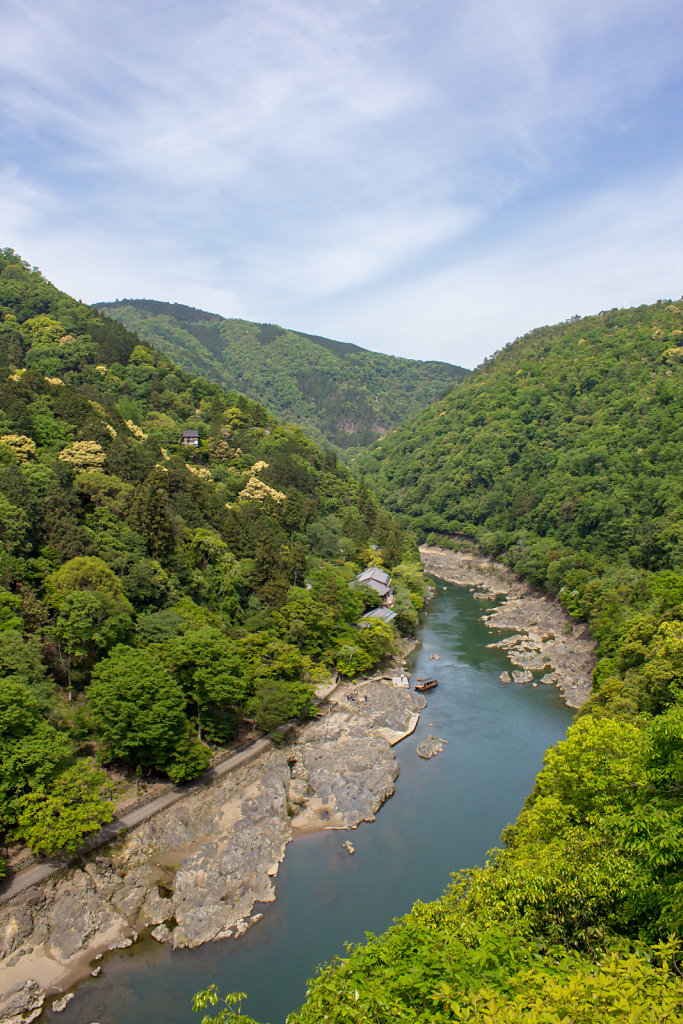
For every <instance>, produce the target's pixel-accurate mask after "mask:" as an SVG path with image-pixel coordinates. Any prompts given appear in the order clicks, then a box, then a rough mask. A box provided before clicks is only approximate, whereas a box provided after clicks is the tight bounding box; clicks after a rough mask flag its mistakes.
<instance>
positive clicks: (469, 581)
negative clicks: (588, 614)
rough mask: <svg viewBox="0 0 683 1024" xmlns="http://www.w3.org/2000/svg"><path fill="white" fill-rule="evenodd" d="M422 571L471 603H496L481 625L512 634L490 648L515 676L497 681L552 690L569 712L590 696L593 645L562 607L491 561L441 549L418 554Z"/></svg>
mask: <svg viewBox="0 0 683 1024" xmlns="http://www.w3.org/2000/svg"><path fill="white" fill-rule="evenodd" d="M420 554H421V556H422V562H423V564H424V566H425V569H426V570H427V571H428V572H430V573H432V574H433V575H434V576H439V577H440V578H441V579H444V580H446V581H448V582H451V583H458V584H460V585H461V586H466V587H469V588H470V590H472V591H473V592H474V595H475V597H480V598H482V599H491V600H495V601H498V600H499V599H501V598H502V599H503V600H502V601H501V603H500V604H499V606H498V607H497V608H495V609H493V611H490V612H487V613H485V614H484V615H482V620H483V621H484V622H486V623H487V624H488V625H489V626H491V627H492V628H493V629H500V630H505V631H507V632H512V635H511V636H507V637H504V638H503V639H501V640H498V641H496V642H495V643H492V644H490V646H491V647H500V648H502V649H503V650H504V651H505V652H506V653H507V655H508V658H509V659H510V662H511V663H512V665H514V666H515V670H514V671H512V672H510V673H506V672H504V673H503V674H502V676H501V681H502V682H504V683H507V682H513V681H514V682H516V683H532V684H533V683H536V684H537V683H545V684H551V685H555V686H557V687H558V688H559V690H560V692H561V693H562V696H563V698H564V700H565V701H566V703H567V704H568V705H569V706H570V707H573V708H579V707H581V705H582V704H584V703H585V702H586V701H587V700H588V697H589V696H590V692H591V678H592V675H593V669H594V667H595V643H594V641H593V637H592V636H591V633H590V630H589V629H588V627H587V626H586V625H585V624H581V623H576V622H573V621H572V619H570V618H569V616H568V615H567V613H566V612H565V611H564V609H563V608H562V606H561V605H560V604H559V603H558V602H557V601H553V600H552V599H551V598H550V597H548V596H547V595H545V594H539V593H538V592H537V591H534V590H533V589H532V588H531V587H530V586H529V584H528V583H526V582H525V581H524V580H522V579H520V578H519V577H518V576H515V575H514V573H512V572H511V571H510V570H509V569H507V568H506V567H505V566H504V565H500V563H498V562H494V561H493V560H492V559H490V558H485V557H484V556H482V555H476V554H473V553H471V552H465V551H448V550H446V549H444V548H436V547H427V546H423V547H421V548H420Z"/></svg>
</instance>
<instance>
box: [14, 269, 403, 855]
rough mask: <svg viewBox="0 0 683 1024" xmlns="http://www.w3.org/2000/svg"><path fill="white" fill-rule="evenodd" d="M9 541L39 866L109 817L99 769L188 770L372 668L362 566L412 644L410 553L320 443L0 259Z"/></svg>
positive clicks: (23, 814) (26, 835) (17, 832)
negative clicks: (390, 602)
mask: <svg viewBox="0 0 683 1024" xmlns="http://www.w3.org/2000/svg"><path fill="white" fill-rule="evenodd" d="M183 434H184V435H185V436H184V438H183ZM181 438H182V441H181ZM0 539H1V540H2V546H1V549H0V834H1V835H2V836H4V838H5V841H8V840H18V841H22V842H24V843H28V844H29V845H30V846H31V847H32V848H33V849H34V850H36V851H38V852H43V853H51V852H54V850H56V849H58V848H61V847H62V846H66V847H68V848H73V847H75V845H76V844H77V843H78V842H79V841H80V839H81V838H82V836H83V835H84V834H85V833H86V832H88V831H90V830H91V829H92V828H94V827H95V826H96V825H97V824H98V823H99V822H102V821H105V820H108V819H110V818H111V815H112V803H111V795H112V794H111V792H110V787H109V785H108V781H107V777H106V776H105V775H104V773H103V772H102V771H101V770H100V769H99V768H97V767H95V763H94V762H95V760H96V761H97V762H99V763H102V764H110V763H113V764H118V765H122V766H124V767H127V768H128V769H129V770H134V769H137V771H138V773H139V774H143V773H147V772H150V771H152V772H160V773H164V774H165V775H167V776H168V777H169V778H170V779H172V780H173V781H176V782H180V781H183V780H186V779H191V778H194V777H196V776H197V775H199V774H200V773H201V772H202V771H203V770H204V769H205V768H206V766H207V764H208V761H209V758H210V756H211V747H212V746H215V745H221V744H225V743H227V742H228V741H230V740H231V738H233V737H234V736H235V735H236V733H237V730H238V728H239V725H240V723H241V722H243V721H244V720H245V719H246V720H249V721H251V722H252V723H255V724H256V725H257V726H259V727H260V728H262V729H266V730H269V729H273V728H275V727H276V726H277V725H278V724H280V723H282V722H283V721H285V720H287V719H289V718H291V717H295V716H302V715H304V716H305V715H307V714H311V713H314V702H313V696H314V687H315V684H316V683H318V682H320V681H323V680H325V679H329V676H330V673H331V672H332V671H334V670H335V668H336V667H337V666H339V667H340V668H343V670H344V671H346V672H353V671H356V670H359V668H360V666H362V667H367V666H369V665H371V664H374V663H375V662H376V661H377V660H379V659H380V658H381V657H382V656H383V655H384V654H385V653H386V652H387V651H388V649H389V648H390V646H391V644H392V640H393V636H394V632H393V630H392V628H391V627H389V626H387V625H386V624H384V623H382V622H371V623H370V624H369V625H367V628H363V629H359V628H357V622H358V620H359V618H360V616H361V614H362V613H363V610H364V608H365V607H366V606H367V607H372V606H374V604H375V603H376V595H375V594H374V592H372V591H368V590H367V589H366V588H363V587H358V586H357V585H355V584H354V582H353V581H354V578H355V576H356V574H357V573H358V572H359V571H360V569H362V568H365V566H366V565H368V564H381V565H384V566H386V567H388V568H389V569H390V570H391V572H392V576H393V581H394V590H395V593H396V606H397V611H398V612H399V620H398V621H400V623H401V625H402V626H403V627H404V629H408V630H410V629H411V628H412V626H414V624H415V622H416V620H417V613H416V609H417V608H418V607H419V606H420V604H421V601H422V596H423V595H422V590H423V588H422V582H421V576H420V570H419V564H418V555H417V551H416V548H415V544H414V541H413V540H412V539H411V537H410V535H409V534H408V533H407V532H406V531H405V530H403V529H402V528H401V527H400V526H399V525H398V524H397V523H396V521H395V520H393V519H392V518H391V517H390V516H389V515H388V514H387V513H385V512H384V511H383V510H382V509H381V508H380V507H379V505H378V503H377V502H376V500H375V499H374V497H373V496H372V494H371V493H370V492H369V491H368V489H367V487H365V486H364V485H363V484H360V483H359V482H358V481H357V480H356V479H355V478H353V477H352V476H351V475H350V474H349V472H348V471H347V470H346V469H345V468H344V467H343V466H341V465H340V464H339V463H338V462H337V459H336V457H335V455H334V454H333V453H332V452H330V451H325V450H323V449H322V448H320V447H319V446H318V445H316V444H314V443H313V442H312V441H310V440H309V439H308V438H307V437H305V436H304V434H303V433H302V432H301V431H300V430H298V429H297V428H294V427H291V426H285V425H282V424H280V423H279V422H278V421H277V420H275V419H274V418H273V417H272V416H271V415H270V413H268V412H267V411H266V410H265V409H264V408H263V406H262V405H260V404H259V403H257V402H254V401H251V400H249V399H247V398H245V397H244V396H243V395H241V394H238V393H237V392H234V391H233V392H227V393H226V392H224V391H223V390H222V389H221V388H220V387H219V386H218V385H217V384H214V383H210V382H209V381H207V380H205V379H204V378H201V377H196V376H190V375H188V374H187V373H185V372H183V371H182V370H181V369H179V367H177V366H176V365H175V364H174V363H172V362H171V361H170V360H169V359H168V358H167V357H166V356H164V355H162V354H161V353H159V352H157V351H156V350H154V349H153V348H151V347H150V346H148V345H146V344H141V343H140V341H139V339H138V338H137V337H136V336H135V335H132V334H131V333H129V332H128V331H127V330H126V329H125V328H124V327H122V326H121V325H120V324H118V323H116V322H114V321H112V320H109V319H107V318H106V317H105V316H103V315H102V314H100V313H98V312H97V311H95V310H93V309H91V308H90V307H88V306H85V305H83V304H82V303H79V302H76V301H75V300H74V299H72V298H70V297H69V296H67V295H65V294H64V293H62V292H59V291H58V290H57V289H56V288H54V287H53V286H52V285H50V284H49V283H48V282H47V281H45V279H44V278H43V277H42V276H41V275H40V273H39V272H38V271H37V270H36V269H35V268H33V269H32V268H31V267H29V266H28V265H27V264H25V263H24V262H22V260H21V259H20V258H19V257H18V256H17V255H16V254H14V253H13V252H12V251H11V250H3V251H2V252H0Z"/></svg>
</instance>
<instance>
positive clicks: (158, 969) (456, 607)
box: [40, 580, 573, 1024]
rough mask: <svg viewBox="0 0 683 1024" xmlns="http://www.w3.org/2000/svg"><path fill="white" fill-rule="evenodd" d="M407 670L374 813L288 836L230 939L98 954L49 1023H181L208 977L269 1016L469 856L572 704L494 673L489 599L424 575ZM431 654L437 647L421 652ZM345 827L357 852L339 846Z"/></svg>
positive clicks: (261, 1016)
mask: <svg viewBox="0 0 683 1024" xmlns="http://www.w3.org/2000/svg"><path fill="white" fill-rule="evenodd" d="M436 585H437V589H436V593H435V596H434V599H433V600H432V602H431V603H430V604H429V606H428V613H427V615H426V616H425V617H424V619H423V622H422V625H421V627H420V631H419V639H420V640H421V645H420V646H418V648H417V649H416V650H415V651H414V652H413V654H412V655H411V657H410V660H409V663H408V669H409V671H410V672H411V673H412V674H413V677H416V676H424V677H428V676H433V675H436V676H437V677H438V679H439V686H438V688H437V689H436V690H434V691H432V692H431V693H430V694H429V695H428V700H429V705H428V707H427V708H426V709H425V710H424V711H423V712H422V717H421V720H420V724H419V725H418V728H417V730H416V732H415V734H414V735H413V736H410V737H409V738H408V739H406V740H404V741H403V742H402V743H400V744H399V745H398V747H397V748H396V751H397V754H398V756H399V761H400V765H401V774H400V776H399V779H398V781H397V788H396V793H395V795H394V796H393V797H392V798H391V799H390V800H389V801H388V802H387V803H386V804H385V805H384V807H383V808H382V809H381V810H380V812H379V814H378V816H377V820H376V821H375V822H373V823H371V824H363V825H361V826H359V828H357V829H356V830H355V831H352V832H343V833H342V832H320V833H316V834H312V835H304V836H300V837H298V838H296V839H295V840H294V841H293V842H292V843H290V844H289V846H288V847H287V855H286V857H285V861H284V863H283V864H282V866H281V868H280V872H279V874H278V879H277V891H278V896H277V900H276V902H275V903H274V904H267V905H264V906H260V907H259V906H257V907H256V908H255V910H256V911H261V912H263V915H264V916H263V920H262V921H260V922H259V923H258V924H257V925H255V926H254V927H252V928H251V929H250V930H249V931H248V932H247V934H246V935H245V936H243V937H242V938H241V939H239V940H238V941H235V940H233V939H227V940H224V941H223V942H219V943H215V944H210V945H206V946H202V947H201V948H199V949H196V950H180V951H175V952H174V951H172V950H171V949H170V948H169V947H168V946H161V945H159V944H157V943H156V942H155V941H154V940H153V939H150V938H147V939H143V940H142V941H141V942H139V943H137V944H136V945H135V946H134V947H132V948H131V949H129V950H125V951H122V952H121V951H119V952H116V953H112V954H110V955H109V956H107V957H106V958H105V960H104V961H103V967H102V972H101V975H100V976H99V977H98V978H97V979H92V980H90V979H89V980H88V981H87V982H84V983H83V984H82V985H81V986H80V987H79V989H78V991H77V995H76V998H75V999H74V1000H73V1001H72V1002H71V1003H70V1004H69V1005H68V1006H67V1008H66V1010H64V1011H63V1012H62V1013H59V1014H52V1013H51V1012H46V1013H44V1014H43V1016H42V1017H41V1018H40V1021H41V1022H43V1024H45V1022H47V1021H50V1022H54V1024H90V1022H93V1021H97V1022H100V1024H190V1022H192V1021H193V1020H194V1021H196V1022H197V1024H198V1022H199V1020H200V1017H199V1016H195V1015H194V1014H193V1013H192V1010H191V1006H190V1002H191V998H192V995H193V994H194V993H195V992H197V991H198V990H200V989H202V988H206V987H207V986H208V985H209V984H210V983H211V982H212V981H215V982H216V984H217V985H218V986H219V988H220V990H221V991H222V992H224V993H226V992H231V991H241V992H247V993H248V999H247V1001H246V1003H245V1004H244V1005H243V1012H245V1013H247V1014H249V1015H250V1016H253V1017H255V1018H256V1019H257V1020H259V1021H264V1022H265V1021H268V1022H270V1024H282V1022H283V1021H284V1019H285V1016H286V1015H287V1013H289V1012H291V1011H292V1010H294V1009H296V1007H297V1006H299V1005H300V1004H301V1003H302V1002H303V1000H304V998H305V991H306V980H307V979H308V978H310V977H312V976H313V975H314V974H315V971H316V966H317V965H318V964H321V963H323V962H325V961H326V960H329V959H331V958H332V957H333V956H334V955H335V954H337V953H343V951H344V943H345V942H349V941H351V942H357V941H361V940H362V939H363V937H364V934H365V932H366V931H373V932H378V931H382V930H384V929H385V928H386V927H387V926H388V925H389V924H390V923H391V921H392V919H393V918H394V917H397V916H400V915H401V914H403V913H405V912H406V911H407V910H409V908H410V907H411V906H412V904H413V903H414V902H415V900H417V899H420V900H431V899H435V898H436V897H437V896H439V894H440V893H441V892H442V891H443V889H444V888H445V886H446V885H447V883H448V881H449V875H450V872H452V871H455V870H458V869H459V868H462V867H468V866H472V865H473V864H481V863H483V862H484V860H485V856H486V851H487V850H489V849H490V848H492V847H494V846H495V845H496V844H497V842H498V840H499V836H500V833H501V830H502V829H503V828H504V826H505V825H506V824H508V823H509V822H511V821H514V819H515V818H516V816H517V814H518V813H519V810H520V808H521V806H522V804H523V802H524V799H525V797H526V796H527V794H528V793H529V792H530V791H531V789H532V786H533V782H534V778H535V776H536V773H537V772H538V770H539V768H540V767H541V764H542V761H543V752H544V750H545V749H546V748H547V747H549V746H551V745H552V744H554V743H556V742H557V741H558V740H559V739H561V738H562V737H563V736H564V734H565V732H566V730H567V727H568V726H569V724H570V723H571V718H572V714H573V712H572V711H571V710H570V709H569V708H567V707H566V705H565V704H564V703H563V701H562V700H561V698H560V696H559V694H558V693H557V691H556V690H555V688H554V687H549V686H543V685H539V686H538V687H533V686H532V685H526V686H514V685H513V686H503V685H502V684H501V682H500V680H499V675H500V673H501V672H502V671H503V669H506V668H507V669H509V667H510V665H509V662H508V660H507V657H506V655H505V654H504V652H502V651H501V650H499V649H488V648H487V647H486V644H487V643H490V642H491V641H492V640H494V639H495V640H498V639H500V637H501V635H502V634H501V633H500V632H499V631H496V632H492V631H490V630H489V629H488V628H487V627H486V626H485V625H484V624H482V623H481V622H479V621H478V618H479V616H480V615H481V614H482V612H483V611H484V610H485V609H488V608H491V607H493V602H489V601H478V600H475V599H474V598H473V597H472V595H471V594H470V592H469V591H468V590H466V589H465V588H463V587H458V586H455V585H452V584H444V583H443V581H441V580H437V581H436ZM430 654H438V655H439V659H440V660H438V661H437V660H430V657H429V656H430ZM430 733H431V734H433V735H435V736H438V737H440V738H442V739H445V740H448V745H447V746H446V747H445V749H444V752H443V753H442V754H440V755H438V756H437V757H434V758H432V759H431V760H429V761H424V760H422V759H421V758H419V757H417V755H416V752H415V748H416V746H417V744H418V742H419V741H420V739H422V738H424V736H426V735H428V734H430ZM346 838H350V839H351V840H352V842H353V844H354V846H355V849H356V852H355V854H354V855H353V856H349V854H348V853H347V852H346V851H345V850H343V849H342V847H341V844H342V842H343V840H344V839H346Z"/></svg>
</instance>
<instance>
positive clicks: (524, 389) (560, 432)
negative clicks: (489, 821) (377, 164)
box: [289, 302, 683, 1024]
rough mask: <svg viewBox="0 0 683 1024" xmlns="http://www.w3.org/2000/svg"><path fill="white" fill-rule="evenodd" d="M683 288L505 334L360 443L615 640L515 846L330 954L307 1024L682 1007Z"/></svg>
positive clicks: (631, 1014) (437, 528)
mask: <svg viewBox="0 0 683 1024" xmlns="http://www.w3.org/2000/svg"><path fill="white" fill-rule="evenodd" d="M682 310H683V303H681V304H678V303H671V302H661V303H657V304H655V305H653V306H645V307H640V308H638V309H627V310H611V311H609V312H605V313H601V314H600V315H598V316H594V317H587V318H585V319H581V320H579V319H575V320H572V321H570V322H568V323H564V324H559V325H557V326H555V327H547V328H541V329H539V330H536V331H533V332H532V333H531V334H529V335H527V336H525V337H524V338H521V339H519V340H518V341H516V342H514V343H513V344H511V345H509V346H508V347H507V348H506V349H505V350H504V351H502V352H500V353H498V354H497V355H496V356H495V357H494V358H493V359H491V360H490V361H489V362H488V363H487V364H485V365H484V366H483V367H481V368H480V369H479V370H477V371H475V372H474V373H473V375H472V376H471V378H469V379H468V380H467V381H465V382H464V383H463V384H461V385H460V386H459V387H458V388H457V389H455V390H454V391H452V392H451V393H450V394H449V395H447V396H446V397H445V398H444V399H443V400H441V401H439V402H438V403H436V404H435V405H433V406H431V407H430V408H429V409H427V410H425V411H424V412H423V413H421V414H420V415H419V416H417V417H416V418H415V419H414V420H413V421H412V422H410V423H409V424H407V425H405V426H403V427H401V428H399V429H398V430H397V431H396V432H395V433H393V434H391V435H389V436H388V437H387V438H386V440H385V441H383V442H382V443H381V444H379V445H376V446H375V447H374V449H373V450H372V451H371V452H370V453H369V454H367V456H366V457H364V458H363V459H361V460H359V461H360V462H361V465H362V466H363V468H364V469H365V470H366V472H367V473H368V477H369V479H371V480H372V482H373V485H376V486H377V488H378V491H379V493H380V494H381V495H382V496H383V498H384V500H385V501H386V502H387V503H388V504H389V506H390V507H392V508H394V509H395V510H396V511H397V512H398V511H400V513H401V514H402V515H403V516H404V517H405V519H406V520H409V521H410V522H412V523H414V524H416V525H417V527H418V528H419V530H420V531H421V533H422V535H423V537H424V536H427V535H430V534H431V537H430V540H440V541H441V542H442V543H445V544H451V545H466V544H468V543H471V540H472V538H474V539H476V541H477V542H478V543H479V545H480V546H481V547H483V548H484V550H485V551H487V552H489V553H491V554H495V555H496V556H498V557H499V558H502V559H504V560H505V561H507V562H508V563H509V564H510V565H511V566H512V567H513V568H514V569H515V570H516V571H517V572H519V573H521V574H522V575H524V576H526V577H527V578H528V579H529V580H531V581H532V582H533V583H534V584H535V585H537V586H539V587H544V588H546V589H547V590H549V591H550V592H551V593H552V594H557V595H558V596H559V599H560V601H562V603H563V604H564V605H565V607H566V608H567V609H568V611H569V612H570V613H571V614H572V615H573V616H575V617H576V618H579V619H585V620H587V622H588V623H589V624H590V626H591V628H592V630H593V632H594V633H595V636H596V638H597V640H598V653H599V661H598V664H597V668H596V671H595V675H594V695H593V696H592V698H591V699H590V701H589V702H588V703H587V704H586V705H584V707H583V708H582V711H581V712H580V716H579V717H578V719H577V721H576V723H575V724H574V725H573V726H572V727H571V729H570V730H569V733H568V737H567V739H566V740H565V741H563V742H562V743H560V744H558V745H557V746H556V747H555V748H552V749H551V750H549V751H548V752H547V754H546V758H545V763H544V768H543V770H542V771H541V773H540V774H539V776H538V778H537V781H536V785H535V788H534V791H533V793H532V794H531V795H530V797H529V798H528V799H527V801H526V804H525V807H524V809H523V810H522V812H521V814H520V816H519V818H518V820H517V822H516V823H515V824H514V825H513V826H511V827H509V828H507V829H506V830H505V832H504V833H503V836H502V839H501V845H502V849H500V850H496V851H492V852H491V854H490V859H489V861H488V863H487V864H486V865H485V866H484V867H483V868H476V869H473V870H470V871H463V872H460V873H459V874H458V875H456V876H455V877H454V880H453V882H452V884H451V886H450V887H449V889H448V890H447V892H446V893H445V895H444V896H443V898H442V899H441V900H439V901H436V902H435V903H431V904H428V905H423V904H419V903H418V904H417V905H416V906H415V907H414V908H413V910H412V911H411V912H410V913H409V914H408V915H406V916H405V917H404V918H402V919H401V920H400V921H398V922H396V924H395V925H394V926H393V927H392V928H391V929H390V930H389V931H388V932H386V933H385V934H384V935H380V936H377V937H374V936H369V937H368V940H367V942H366V943H365V944H363V945H360V946H358V947H356V948H354V949H352V950H350V951H349V953H348V954H347V956H346V957H343V958H340V959H339V960H337V961H335V962H334V963H333V964H331V965H329V966H328V967H327V968H325V969H324V970H323V971H322V973H321V974H320V976H319V977H318V978H317V979H316V980H315V981H313V982H312V983H311V986H310V989H309V994H308V999H307V1002H306V1004H305V1005H304V1007H303V1008H302V1009H301V1011H300V1012H299V1013H297V1014H293V1015H291V1016H290V1018H289V1021H290V1024H313V1022H317V1021H321V1020H328V1021H331V1022H341V1021H344V1022H358V1024H360V1022H366V1021H373V1022H375V1024H408V1022H410V1024H414V1022H421V1024H435V1022H439V1024H456V1022H457V1024H460V1022H463V1024H464V1022H468V1024H493V1022H496V1024H563V1022H567V1024H569V1022H571V1024H577V1022H581V1024H593V1022H595V1021H605V1020H610V1021H619V1022H624V1024H626V1022H627V1021H635V1020H638V1021H642V1022H648V1024H655V1022H659V1021H664V1020H666V1021H674V1020H675V1021H681V1020H683V988H682V987H681V961H682V948H683V947H682V946H681V931H682V929H683V800H682V797H683V545H682V540H683V533H682V531H683V505H682V502H681V498H682V497H683V494H682V491H683V472H682V469H683V466H682V463H681V458H682V456H681V452H682V450H683V448H682V443H683V391H682V378H683V365H682V362H683V312H682Z"/></svg>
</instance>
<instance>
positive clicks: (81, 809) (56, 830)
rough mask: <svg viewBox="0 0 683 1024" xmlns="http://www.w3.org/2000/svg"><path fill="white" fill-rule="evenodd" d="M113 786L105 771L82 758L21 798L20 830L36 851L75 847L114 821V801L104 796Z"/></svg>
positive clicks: (47, 852) (48, 852)
mask: <svg viewBox="0 0 683 1024" xmlns="http://www.w3.org/2000/svg"><path fill="white" fill-rule="evenodd" d="M110 788H111V787H110V783H109V780H108V779H107V776H106V775H105V773H104V772H102V771H96V770H94V769H93V767H92V763H91V762H90V761H87V760H82V761H78V762H76V764H74V765H72V766H71V767H70V768H67V769H66V770H65V771H63V772H62V773H61V774H60V775H58V776H57V777H56V778H55V779H54V780H52V781H51V782H50V784H49V786H47V787H42V786H39V787H36V788H32V789H31V790H29V792H28V793H26V794H25V795H24V796H23V797H22V798H21V799H20V801H19V806H20V813H19V820H18V823H17V830H18V833H19V834H20V835H21V837H22V838H23V839H24V841H25V842H26V843H27V844H28V846H30V848H31V849H32V850H33V851H34V852H35V853H44V854H51V853H55V852H56V851H57V850H61V849H67V850H71V851H73V850H75V849H76V847H77V846H78V844H79V843H80V842H81V840H82V839H83V838H84V836H86V835H87V834H88V832H92V831H94V829H97V828H99V827H100V825H102V824H104V823H105V822H107V821H111V819H112V816H113V810H114V805H113V804H112V803H111V802H110V801H109V800H106V799H104V796H103V794H105V793H106V792H107V791H108V790H109V789H110Z"/></svg>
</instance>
